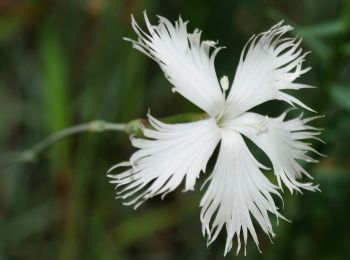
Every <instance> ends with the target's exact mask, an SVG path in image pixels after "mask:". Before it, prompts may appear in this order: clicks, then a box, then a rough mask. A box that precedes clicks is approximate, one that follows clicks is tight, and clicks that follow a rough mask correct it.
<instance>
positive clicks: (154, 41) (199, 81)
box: [126, 13, 225, 117]
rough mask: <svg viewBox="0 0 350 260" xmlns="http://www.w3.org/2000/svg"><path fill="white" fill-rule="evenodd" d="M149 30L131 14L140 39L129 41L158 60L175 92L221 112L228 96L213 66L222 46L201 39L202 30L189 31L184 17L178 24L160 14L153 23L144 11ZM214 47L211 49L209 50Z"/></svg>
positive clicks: (216, 113)
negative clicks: (142, 26)
mask: <svg viewBox="0 0 350 260" xmlns="http://www.w3.org/2000/svg"><path fill="white" fill-rule="evenodd" d="M144 17H145V22H146V24H147V30H148V32H145V31H143V30H142V29H141V28H140V27H139V25H138V24H137V23H136V21H135V20H134V18H133V17H132V26H133V29H134V31H135V32H136V34H137V35H138V37H139V38H138V40H137V41H134V40H130V39H127V38H126V40H128V41H131V42H132V43H133V47H134V48H135V49H137V50H139V51H141V52H142V53H144V54H146V55H147V56H149V57H150V58H152V59H153V60H155V61H156V62H157V63H158V64H159V65H160V67H161V68H162V70H163V71H164V73H165V76H166V77H167V78H168V80H169V81H170V82H171V83H172V84H173V85H174V88H173V91H176V92H179V93H180V94H181V95H182V96H184V97H185V98H187V99H188V100H190V101H191V102H193V103H194V104H195V105H197V106H198V107H200V108H201V109H203V110H204V111H205V112H207V113H208V114H209V115H211V116H212V117H215V116H217V115H219V114H220V113H221V112H222V110H223V106H224V102H225V100H224V99H225V98H224V95H223V93H222V92H221V89H220V84H219V81H218V78H217V75H216V72H215V68H214V59H215V56H216V55H217V53H218V51H219V50H220V48H216V47H215V46H216V43H215V42H213V41H202V42H201V40H200V37H201V32H200V31H199V30H197V29H196V30H195V31H194V32H193V33H188V32H187V22H184V21H183V20H182V19H181V17H180V18H179V20H178V21H177V22H175V26H174V25H173V24H172V23H171V22H169V20H167V19H166V18H164V17H161V16H158V18H159V24H158V25H157V26H155V25H152V24H151V23H150V22H149V20H148V18H147V15H146V13H144ZM211 48H214V51H213V52H211V51H210V49H211Z"/></svg>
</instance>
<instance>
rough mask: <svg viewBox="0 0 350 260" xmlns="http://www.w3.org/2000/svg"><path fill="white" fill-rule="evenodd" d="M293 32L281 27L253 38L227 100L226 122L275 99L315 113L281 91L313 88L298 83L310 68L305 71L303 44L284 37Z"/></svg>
mask: <svg viewBox="0 0 350 260" xmlns="http://www.w3.org/2000/svg"><path fill="white" fill-rule="evenodd" d="M292 29H293V28H292V27H291V26H282V23H279V24H277V25H275V26H273V27H272V28H271V29H270V30H269V31H267V32H264V33H262V34H260V35H258V36H255V37H253V38H251V39H250V41H249V42H248V43H247V45H246V46H245V47H244V49H243V52H242V54H241V59H240V61H239V64H238V68H237V70H236V74H235V77H234V81H233V83H232V88H231V91H230V93H229V96H228V98H227V105H226V107H225V117H226V118H234V117H236V116H238V115H240V114H242V113H243V112H245V111H247V110H249V109H251V108H253V107H255V106H257V105H259V104H262V103H264V102H266V101H269V100H274V99H276V100H282V101H285V102H287V103H289V104H291V105H293V106H294V104H297V105H299V106H301V107H303V108H306V109H309V110H312V109H310V108H309V107H307V106H306V105H304V104H303V103H302V102H301V101H299V100H298V99H297V98H295V97H293V96H291V95H289V94H286V93H284V92H282V91H281V90H284V89H293V90H297V89H301V88H309V87H311V86H308V85H304V84H299V83H295V82H294V81H295V80H296V79H297V78H298V77H299V76H300V75H302V74H304V73H305V72H307V71H308V70H309V69H310V68H305V69H303V68H302V63H303V61H304V58H305V56H306V55H307V53H303V52H302V49H301V48H300V42H301V40H298V39H294V38H287V37H284V35H285V34H286V33H287V32H288V31H291V30H292Z"/></svg>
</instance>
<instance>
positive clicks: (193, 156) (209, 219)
mask: <svg viewBox="0 0 350 260" xmlns="http://www.w3.org/2000/svg"><path fill="white" fill-rule="evenodd" d="M144 17H145V21H146V25H147V31H144V30H142V29H141V28H140V27H139V26H138V24H137V23H136V22H135V20H134V18H132V27H133V29H134V31H135V32H136V34H137V35H138V40H137V41H134V40H130V39H126V40H127V41H130V42H132V44H133V47H134V48H135V49H137V50H139V51H141V52H142V53H144V54H146V55H147V56H149V57H150V58H152V59H153V60H155V61H156V62H157V63H158V64H159V65H160V67H161V69H162V70H163V71H164V73H165V76H166V77H167V79H168V80H169V81H170V82H171V83H172V85H173V91H174V92H178V93H180V94H181V95H182V96H184V97H185V98H187V99H188V100H189V101H191V102H192V103H194V104H195V105H197V106H198V107H199V108H201V109H202V110H204V111H205V112H206V113H207V114H208V118H207V119H203V120H200V121H197V122H191V123H183V124H167V123H163V122H160V121H158V120H157V119H155V118H154V117H152V116H151V115H148V119H149V122H150V125H151V126H152V127H151V128H144V127H142V132H143V135H144V138H135V137H133V138H132V139H131V141H132V145H133V146H134V147H136V148H138V150H137V151H136V152H135V153H134V154H133V155H132V156H131V158H130V161H129V162H124V163H121V164H117V165H115V166H113V167H112V168H111V169H110V171H109V172H111V171H112V170H114V169H116V168H121V167H122V168H124V167H127V169H126V170H125V171H123V172H122V173H119V174H116V175H108V176H109V177H110V178H111V179H110V182H111V183H113V184H116V188H117V194H118V196H117V198H122V199H124V200H126V202H125V204H127V205H131V204H132V205H134V206H135V208H136V207H138V206H139V205H140V204H141V203H142V202H144V201H145V200H146V199H148V198H151V197H154V196H155V195H163V196H164V195H165V194H167V193H169V192H171V191H173V190H174V189H176V188H177V187H178V186H179V185H180V184H181V183H182V181H183V180H184V179H185V188H184V191H187V190H193V189H194V186H195V183H196V180H197V178H198V177H199V174H200V172H201V171H203V172H205V170H206V165H207V162H208V160H209V158H210V157H211V156H212V154H213V152H214V150H215V148H216V147H217V146H218V145H219V144H220V149H219V155H218V158H217V161H216V165H215V167H214V170H213V172H212V174H211V175H210V176H209V177H208V179H207V181H206V182H205V183H209V186H208V188H207V190H206V192H205V194H204V196H203V198H202V200H201V202H200V206H201V208H202V209H201V214H200V215H201V216H200V219H201V222H202V226H203V233H204V235H207V237H208V244H210V243H211V242H212V241H214V240H215V239H216V238H217V236H218V234H219V233H220V231H221V230H222V229H223V228H224V229H226V233H227V240H226V247H225V254H226V253H227V252H228V251H229V250H230V249H231V247H232V241H233V239H234V237H236V239H237V243H238V244H237V253H238V251H239V250H240V248H241V238H242V237H243V242H244V245H246V243H247V237H248V233H249V234H250V235H251V237H252V238H253V240H254V241H255V243H256V245H257V246H258V244H259V242H258V238H257V234H256V231H255V227H254V225H253V219H255V221H256V223H257V224H258V225H260V226H261V228H262V230H263V231H264V232H265V233H266V234H267V235H268V236H272V237H273V236H274V233H273V231H272V225H271V222H270V220H269V213H272V214H274V215H276V216H277V218H278V217H281V218H283V217H282V216H281V214H280V213H279V212H278V208H277V206H276V205H275V202H274V199H273V195H276V196H277V197H281V196H280V194H279V190H280V189H282V185H283V184H284V185H286V186H287V187H288V189H289V190H290V191H291V192H293V190H296V191H298V192H301V189H306V190H311V191H315V190H317V189H318V188H317V186H316V185H313V184H312V183H311V182H307V183H303V182H300V181H299V180H298V179H300V178H301V177H302V176H303V175H305V176H307V177H308V178H311V176H310V175H309V174H308V173H307V171H306V170H305V169H304V168H303V167H302V166H301V165H300V162H301V161H306V162H317V161H316V160H314V159H312V158H311V157H310V156H309V155H308V152H316V151H315V150H314V149H313V148H312V147H311V145H310V143H307V142H304V141H305V140H306V139H317V140H319V139H318V138H317V135H318V134H320V132H319V129H316V128H314V127H311V126H308V125H307V123H308V122H309V121H311V120H313V119H315V118H317V117H314V118H307V119H303V118H302V116H300V117H297V118H294V119H290V120H286V119H285V116H286V112H285V113H283V114H282V115H281V116H279V117H277V118H269V117H267V116H262V115H259V114H256V113H253V112H248V111H249V110H250V109H251V108H253V107H255V106H257V105H259V104H262V103H264V102H266V101H269V100H282V101H285V102H287V103H289V104H290V105H292V106H294V105H298V106H301V107H303V108H305V109H308V110H311V109H310V108H309V107H307V106H306V105H304V104H303V103H302V102H301V101H300V100H298V99H296V98H295V97H293V96H291V95H290V94H287V93H285V92H283V91H282V90H285V89H292V90H297V89H301V88H309V87H311V86H308V85H304V84H300V83H295V80H296V79H297V78H298V77H299V76H300V75H302V74H304V73H305V72H307V71H308V70H309V68H306V69H303V68H302V63H303V61H304V57H305V55H306V53H302V50H301V48H300V40H298V39H293V38H285V36H284V35H285V34H286V33H287V32H288V31H290V30H292V29H293V28H292V27H290V26H285V25H282V23H279V24H277V25H275V26H273V27H272V28H271V29H270V30H268V31H266V32H264V33H261V34H259V35H258V36H254V37H252V38H251V39H250V41H249V42H248V43H247V44H246V46H245V47H244V49H243V52H242V55H241V58H240V61H239V64H238V68H237V71H236V74H235V77H234V80H233V83H232V85H231V90H230V93H229V94H228V95H227V97H226V90H228V88H229V81H228V78H227V77H226V76H223V77H222V78H221V80H220V81H219V80H218V77H217V75H216V72H215V67H214V59H215V56H216V54H217V53H218V52H219V50H220V48H218V47H216V44H217V43H216V42H213V41H201V40H200V36H201V32H200V31H199V30H197V29H196V30H195V31H194V32H193V33H188V32H187V28H186V25H187V22H184V21H183V20H182V19H181V18H179V20H178V21H176V22H175V25H173V24H172V23H170V22H169V21H168V20H167V19H166V18H164V17H160V16H159V24H158V25H152V24H151V23H150V22H149V20H148V18H147V15H146V13H145V14H144ZM311 111H312V110H311ZM243 136H245V137H247V138H249V139H250V140H251V141H252V142H253V143H255V144H256V145H257V146H258V147H259V148H260V149H261V150H262V151H264V152H265V153H266V155H267V156H268V158H269V159H270V161H271V163H272V168H273V171H274V174H275V176H276V178H277V185H274V184H272V183H271V182H270V181H269V180H268V178H267V177H266V176H265V175H264V174H263V173H262V171H261V170H262V169H265V170H266V169H268V168H266V167H265V166H263V165H262V164H260V163H259V162H258V161H257V160H256V159H255V158H254V156H253V155H252V154H251V152H250V150H249V149H248V147H247V145H246V143H245V141H244V139H243ZM316 153H317V152H316ZM258 247H259V246H258Z"/></svg>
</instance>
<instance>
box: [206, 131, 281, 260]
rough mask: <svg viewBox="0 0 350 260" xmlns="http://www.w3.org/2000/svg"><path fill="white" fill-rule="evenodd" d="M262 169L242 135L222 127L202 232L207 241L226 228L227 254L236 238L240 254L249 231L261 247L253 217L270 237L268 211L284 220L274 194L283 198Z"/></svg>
mask: <svg viewBox="0 0 350 260" xmlns="http://www.w3.org/2000/svg"><path fill="white" fill-rule="evenodd" d="M259 168H261V165H260V164H259V162H257V161H256V159H255V158H254V157H253V155H252V154H251V153H250V151H249V149H248V147H247V146H246V144H245V142H244V140H243V138H242V136H241V135H240V134H238V133H236V132H234V131H231V130H222V141H221V146H220V152H219V156H218V160H217V162H216V165H215V168H214V171H213V173H212V175H211V177H210V178H211V180H210V185H209V187H208V189H207V191H206V192H205V194H204V196H203V198H202V200H201V203H200V206H201V207H202V210H201V221H202V231H203V234H207V235H208V244H210V243H212V242H213V241H214V240H215V239H216V238H217V236H218V235H219V233H220V231H221V230H222V229H223V227H225V229H226V233H227V239H226V246H225V253H224V254H225V255H226V254H227V252H229V251H230V250H231V248H232V240H233V239H234V237H236V239H237V254H238V252H239V251H240V248H241V236H243V243H244V246H246V243H247V238H248V233H250V235H251V236H252V238H253V239H254V241H255V243H256V245H257V247H258V248H259V241H258V237H257V234H256V232H255V227H254V225H253V222H252V219H253V218H254V219H255V220H256V221H257V223H258V224H259V225H260V227H261V228H262V230H263V231H264V232H265V233H266V234H267V235H268V236H269V237H270V236H272V237H274V236H275V234H274V233H273V231H272V225H271V222H270V220H269V216H268V213H272V214H274V215H276V216H277V218H283V219H284V217H283V216H281V214H280V213H279V212H278V208H277V206H276V205H275V202H274V200H273V198H272V195H273V194H275V195H277V196H278V197H280V198H281V196H280V194H279V193H278V191H277V189H278V187H277V186H275V185H273V184H272V183H271V182H270V181H269V180H268V179H267V178H266V177H265V176H264V174H263V173H262V172H261V171H260V169H259ZM244 251H245V254H246V250H244ZM259 251H260V249H259Z"/></svg>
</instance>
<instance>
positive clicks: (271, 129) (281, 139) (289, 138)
mask: <svg viewBox="0 0 350 260" xmlns="http://www.w3.org/2000/svg"><path fill="white" fill-rule="evenodd" d="M286 113H287V112H285V113H283V114H282V115H281V116H280V117H277V118H267V117H264V116H262V115H259V114H256V113H245V114H243V115H241V116H240V117H238V118H236V119H234V120H232V121H231V122H228V121H227V122H226V123H225V124H224V125H223V127H224V128H229V129H232V130H235V131H238V132H240V133H242V134H243V135H245V136H247V137H248V138H249V139H251V140H252V141H253V142H254V143H255V144H256V145H257V146H258V147H260V149H261V150H262V151H263V152H264V153H266V155H267V156H268V157H269V158H270V160H271V162H272V165H273V169H274V174H275V175H276V177H277V181H278V184H279V186H280V188H282V185H281V182H283V183H284V184H285V185H286V186H287V187H288V189H289V190H290V191H291V192H293V190H296V191H299V192H301V188H302V189H306V190H311V191H315V190H317V189H318V186H317V185H316V186H315V185H313V183H311V182H308V183H301V182H299V181H297V179H299V178H301V177H302V176H303V175H305V176H307V177H309V178H311V179H312V177H311V176H310V175H309V174H308V172H307V171H306V170H305V169H304V168H303V167H302V166H301V165H300V163H299V162H298V161H305V162H318V161H317V160H315V159H313V158H312V157H311V156H310V155H309V154H308V153H309V152H313V153H317V154H319V153H318V152H317V151H316V150H315V149H313V148H312V147H311V143H309V142H305V140H307V139H316V140H319V141H322V140H320V139H319V138H318V137H317V136H318V135H319V134H320V129H317V128H314V127H311V126H308V125H307V123H308V122H310V121H311V120H313V119H315V118H318V117H313V118H306V119H303V118H302V116H300V117H297V118H294V119H291V120H285V116H286Z"/></svg>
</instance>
